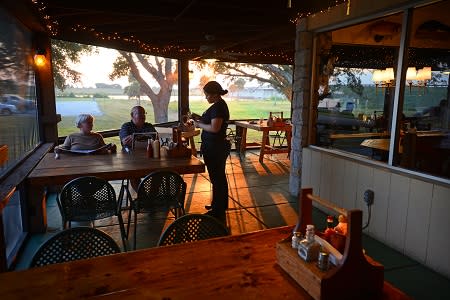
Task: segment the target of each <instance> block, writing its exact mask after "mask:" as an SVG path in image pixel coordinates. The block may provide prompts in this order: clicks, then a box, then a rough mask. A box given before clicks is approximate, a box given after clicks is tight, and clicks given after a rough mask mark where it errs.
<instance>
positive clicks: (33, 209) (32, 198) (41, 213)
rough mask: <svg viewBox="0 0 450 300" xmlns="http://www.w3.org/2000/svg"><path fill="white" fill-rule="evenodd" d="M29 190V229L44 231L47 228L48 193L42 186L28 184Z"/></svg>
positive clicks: (32, 231)
mask: <svg viewBox="0 0 450 300" xmlns="http://www.w3.org/2000/svg"><path fill="white" fill-rule="evenodd" d="M27 191H28V192H27V207H28V230H29V232H30V233H44V232H45V231H46V230H47V210H46V203H47V193H46V191H45V189H44V187H41V186H28V189H27Z"/></svg>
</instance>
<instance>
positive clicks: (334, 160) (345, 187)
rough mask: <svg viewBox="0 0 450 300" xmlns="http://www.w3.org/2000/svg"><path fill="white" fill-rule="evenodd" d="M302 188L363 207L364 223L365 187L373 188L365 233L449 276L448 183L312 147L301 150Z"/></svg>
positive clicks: (343, 202) (347, 205) (339, 201)
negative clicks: (372, 197)
mask: <svg viewBox="0 0 450 300" xmlns="http://www.w3.org/2000/svg"><path fill="white" fill-rule="evenodd" d="M302 187H304V188H306V187H312V188H313V191H314V194H315V195H319V196H320V197H321V198H324V199H327V200H330V201H331V202H333V203H335V204H336V205H339V206H341V207H344V208H346V209H352V208H358V209H361V210H362V211H363V223H364V224H365V223H366V221H367V215H368V211H367V206H366V204H365V202H364V200H363V199H364V192H365V191H366V190H367V189H371V190H373V191H374V193H375V199H374V204H373V206H372V217H371V221H370V225H369V227H368V228H367V229H366V230H365V233H366V234H368V235H370V236H372V237H373V238H375V239H377V240H379V241H380V242H382V243H384V244H386V245H388V246H390V247H392V248H394V249H396V250H398V251H400V252H402V253H404V254H405V255H407V256H409V257H411V258H413V259H415V260H417V261H419V262H420V263H422V264H424V265H426V266H428V267H430V268H432V269H434V270H435V271H437V272H439V273H441V274H443V275H445V276H447V277H450V255H449V253H450V239H449V238H448V237H449V236H450V217H449V213H450V184H445V183H441V182H433V181H432V180H430V179H423V180H421V179H420V178H418V176H413V175H410V174H408V173H406V172H405V173H404V174H402V173H401V171H399V169H397V168H389V167H388V166H387V165H385V164H381V163H374V162H370V161H366V162H364V159H362V158H361V159H355V158H352V157H346V156H342V155H338V154H337V153H333V152H332V151H330V152H329V151H324V150H321V149H316V148H313V147H308V148H304V149H303V164H302Z"/></svg>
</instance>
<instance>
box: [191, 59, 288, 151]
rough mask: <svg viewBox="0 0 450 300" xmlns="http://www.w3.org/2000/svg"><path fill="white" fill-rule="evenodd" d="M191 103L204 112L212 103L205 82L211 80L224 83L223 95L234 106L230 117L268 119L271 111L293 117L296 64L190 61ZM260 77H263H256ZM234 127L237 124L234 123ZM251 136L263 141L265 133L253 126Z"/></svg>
mask: <svg viewBox="0 0 450 300" xmlns="http://www.w3.org/2000/svg"><path fill="white" fill-rule="evenodd" d="M189 70H190V79H189V93H190V94H189V106H190V110H191V111H192V112H195V113H197V114H199V115H201V114H202V113H203V112H204V111H205V110H206V109H207V108H208V107H209V106H210V104H209V103H208V102H207V101H206V99H205V95H204V93H203V86H204V85H205V84H206V83H207V82H208V81H210V80H215V81H217V82H219V83H220V84H221V85H222V88H223V89H226V90H228V93H227V94H226V95H224V96H223V98H224V99H225V101H226V102H227V104H228V109H229V110H230V120H260V119H266V120H267V119H268V117H269V114H270V112H276V113H277V116H280V114H279V113H280V112H282V113H283V118H285V119H290V118H291V101H290V99H291V96H292V72H293V70H292V66H290V65H261V64H244V63H223V62H209V61H200V62H193V61H191V62H190V64H189ZM256 77H258V78H259V80H257V79H256ZM229 127H230V128H232V129H234V125H230V126H229ZM247 135H248V136H247V138H248V140H252V141H257V142H260V141H261V138H262V133H261V132H258V131H255V130H250V131H248V132H247Z"/></svg>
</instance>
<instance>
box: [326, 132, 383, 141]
mask: <svg viewBox="0 0 450 300" xmlns="http://www.w3.org/2000/svg"><path fill="white" fill-rule="evenodd" d="M389 136H390V134H389V133H388V132H358V133H332V134H330V136H329V138H330V139H333V140H336V139H352V138H371V137H389Z"/></svg>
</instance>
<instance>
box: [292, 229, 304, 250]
mask: <svg viewBox="0 0 450 300" xmlns="http://www.w3.org/2000/svg"><path fill="white" fill-rule="evenodd" d="M301 235H302V234H301V232H299V231H294V232H293V234H292V248H294V249H297V248H298V243H299V242H300V239H301Z"/></svg>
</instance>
